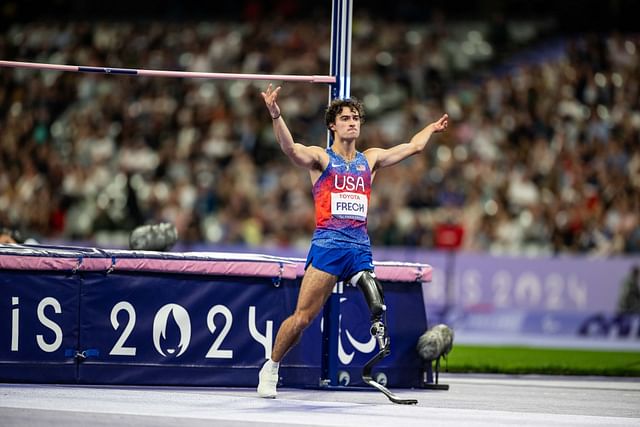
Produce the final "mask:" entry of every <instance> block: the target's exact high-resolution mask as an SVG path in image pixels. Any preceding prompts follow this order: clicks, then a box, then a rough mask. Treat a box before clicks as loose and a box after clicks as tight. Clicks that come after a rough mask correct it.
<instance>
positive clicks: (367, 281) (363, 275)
mask: <svg viewBox="0 0 640 427" xmlns="http://www.w3.org/2000/svg"><path fill="white" fill-rule="evenodd" d="M350 282H351V284H352V285H355V286H357V287H358V288H360V290H361V291H362V293H363V294H364V299H365V300H366V301H367V305H368V306H369V311H371V335H373V336H374V337H375V338H376V340H377V342H378V347H379V348H380V350H379V351H378V354H376V355H375V356H373V358H371V360H369V361H368V362H367V363H366V364H365V365H364V368H363V370H362V380H363V381H364V382H365V383H367V384H369V385H370V386H372V387H374V388H376V389H378V390H380V391H381V392H382V393H383V394H384V395H385V396H387V398H389V400H390V401H392V402H393V403H399V404H405V405H415V404H416V403H418V401H417V400H415V399H402V398H400V397H398V396H396V395H395V394H393V393H391V392H390V391H389V390H388V389H387V388H386V387H385V386H383V385H382V384H380V383H378V382H377V381H375V380H374V379H373V378H372V377H371V371H372V369H373V365H375V364H376V363H378V362H380V361H381V360H382V359H384V358H385V357H386V356H388V355H389V353H390V352H391V349H390V346H391V340H390V338H389V335H388V334H387V328H386V326H385V322H386V314H387V307H386V306H385V305H384V296H383V292H382V285H381V284H380V282H379V281H378V279H377V278H376V275H375V274H374V273H373V272H372V271H366V270H365V271H361V272H359V273H357V274H356V275H355V276H353V277H352V278H351V280H350Z"/></svg>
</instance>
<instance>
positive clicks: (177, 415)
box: [0, 374, 640, 427]
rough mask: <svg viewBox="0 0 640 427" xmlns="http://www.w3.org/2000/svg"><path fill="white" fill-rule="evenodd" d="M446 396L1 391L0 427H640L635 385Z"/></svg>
mask: <svg viewBox="0 0 640 427" xmlns="http://www.w3.org/2000/svg"><path fill="white" fill-rule="evenodd" d="M440 380H441V383H446V384H449V385H450V386H451V388H450V390H449V391H432V390H393V391H394V392H395V393H397V394H398V395H400V396H401V397H413V398H416V399H418V401H419V403H418V405H416V406H405V405H394V404H393V403H391V402H389V401H388V400H387V399H386V397H385V396H384V395H382V394H381V393H380V392H377V391H374V390H373V389H372V391H327V390H301V389H282V390H280V391H279V395H278V398H277V399H275V400H274V399H261V398H259V397H257V396H256V394H255V391H254V390H253V389H244V388H195V387H194V388H185V387H132V386H79V385H34V384H0V425H2V426H25V425H29V426H52V425H56V426H57V425H60V426H62V425H63V426H65V427H69V426H86V425H92V426H111V425H114V424H119V425H122V426H172V427H175V426H205V425H206V426H212V425H215V426H234V427H235V426H260V427H266V426H279V427H287V426H369V427H370V426H374V427H383V426H393V427H405V426H426V425H428V426H440V425H446V426H454V425H473V426H484V425H487V426H488V425H491V426H500V425H510V426H513V425H518V426H523V425H525V426H526V425H539V426H549V425H556V426H557V425H572V426H573V425H575V426H588V425H594V426H595V425H597V426H631V425H633V426H638V425H640V381H639V380H638V379H615V378H614V379H612V378H596V377H589V378H584V377H539V376H536V377H531V376H523V377H515V376H472V375H453V374H443V375H441V377H440Z"/></svg>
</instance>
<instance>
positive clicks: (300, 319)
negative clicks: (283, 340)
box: [291, 311, 313, 332]
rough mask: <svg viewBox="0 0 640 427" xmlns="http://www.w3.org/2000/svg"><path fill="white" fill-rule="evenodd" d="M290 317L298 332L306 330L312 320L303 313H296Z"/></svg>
mask: <svg viewBox="0 0 640 427" xmlns="http://www.w3.org/2000/svg"><path fill="white" fill-rule="evenodd" d="M291 317H292V318H293V324H294V328H295V329H296V330H297V331H300V332H302V331H304V330H305V329H307V328H308V327H309V325H310V324H311V322H312V321H313V318H312V317H311V316H309V314H308V313H306V312H304V311H296V312H295V313H293V315H292V316H291Z"/></svg>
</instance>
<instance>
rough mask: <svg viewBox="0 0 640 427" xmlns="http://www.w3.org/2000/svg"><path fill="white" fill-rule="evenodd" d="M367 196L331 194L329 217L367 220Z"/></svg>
mask: <svg viewBox="0 0 640 427" xmlns="http://www.w3.org/2000/svg"><path fill="white" fill-rule="evenodd" d="M367 208H368V203H367V196H366V195H364V194H358V193H331V215H333V216H335V217H336V218H344V219H355V220H358V221H366V220H367Z"/></svg>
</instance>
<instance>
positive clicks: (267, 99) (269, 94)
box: [261, 83, 282, 119]
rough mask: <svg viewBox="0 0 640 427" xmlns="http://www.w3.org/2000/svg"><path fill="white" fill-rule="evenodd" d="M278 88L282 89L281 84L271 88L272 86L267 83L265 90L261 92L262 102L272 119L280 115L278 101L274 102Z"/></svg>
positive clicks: (278, 91)
mask: <svg viewBox="0 0 640 427" xmlns="http://www.w3.org/2000/svg"><path fill="white" fill-rule="evenodd" d="M280 89H282V87H281V86H278V87H277V88H275V89H273V86H272V85H271V83H269V86H268V87H267V90H266V92H261V93H262V99H264V103H265V104H266V106H267V109H268V110H269V114H271V118H273V119H277V118H278V117H280V107H278V103H277V102H276V100H277V99H278V93H280Z"/></svg>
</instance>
